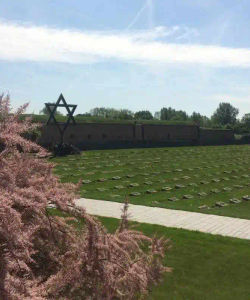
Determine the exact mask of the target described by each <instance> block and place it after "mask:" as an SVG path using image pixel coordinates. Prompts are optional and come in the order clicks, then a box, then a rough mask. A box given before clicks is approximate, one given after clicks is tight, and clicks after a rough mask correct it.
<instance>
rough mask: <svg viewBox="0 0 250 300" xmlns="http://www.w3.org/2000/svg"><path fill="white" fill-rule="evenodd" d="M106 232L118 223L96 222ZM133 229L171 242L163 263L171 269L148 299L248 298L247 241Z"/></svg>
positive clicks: (249, 266) (168, 230)
mask: <svg viewBox="0 0 250 300" xmlns="http://www.w3.org/2000/svg"><path fill="white" fill-rule="evenodd" d="M100 219H101V221H102V223H103V224H104V225H105V226H106V227H107V228H108V229H109V230H110V231H112V230H114V228H116V227H117V224H118V222H119V221H118V220H116V219H111V218H100ZM136 229H138V230H140V231H143V232H144V233H145V234H146V235H148V236H152V235H154V234H155V233H157V235H159V236H165V237H166V238H170V239H171V244H172V248H171V249H170V250H169V251H168V253H167V255H166V259H165V264H166V265H167V266H170V267H173V272H172V273H168V274H167V275H166V276H165V277H164V280H163V282H162V283H161V284H160V285H158V286H156V287H154V288H153V291H152V292H151V293H150V295H149V297H148V299H151V300H152V299H154V300H161V299H162V300H167V299H170V300H178V299H183V300H184V299H185V300H189V299H190V300H195V299H197V300H206V299H211V300H216V299H218V300H223V299H225V300H229V299H232V300H235V299H239V300H248V299H249V295H250V284H249V278H250V250H249V249H250V241H248V240H241V239H233V238H227V237H222V236H213V235H210V234H205V233H199V232H194V231H187V230H183V229H173V228H166V227H163V226H158V225H149V224H138V225H137V226H136Z"/></svg>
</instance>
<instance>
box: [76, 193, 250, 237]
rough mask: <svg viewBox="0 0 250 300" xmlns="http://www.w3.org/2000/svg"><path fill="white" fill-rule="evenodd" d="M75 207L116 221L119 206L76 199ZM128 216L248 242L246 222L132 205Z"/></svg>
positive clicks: (249, 232)
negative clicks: (80, 207)
mask: <svg viewBox="0 0 250 300" xmlns="http://www.w3.org/2000/svg"><path fill="white" fill-rule="evenodd" d="M76 204H77V205H78V206H82V207H85V208H86V210H87V212H88V213H89V214H93V215H97V216H103V217H113V218H120V216H121V208H122V205H123V204H122V203H117V202H111V201H104V200H93V199H84V198H81V199H78V200H76ZM129 214H130V217H129V219H130V220H133V221H137V222H142V223H149V224H158V225H163V226H167V227H176V228H183V229H188V230H197V231H201V232H207V233H211V234H219V235H224V236H230V237H237V238H242V239H249V240H250V220H245V219H238V218H230V217H223V216H216V215H208V214H201V213H195V212H189V211H182V210H173V209H165V208H159V207H150V206H142V205H133V204H130V205H129Z"/></svg>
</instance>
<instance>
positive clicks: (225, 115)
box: [212, 102, 239, 125]
mask: <svg viewBox="0 0 250 300" xmlns="http://www.w3.org/2000/svg"><path fill="white" fill-rule="evenodd" d="M238 114H239V110H238V108H236V107H234V106H232V105H231V104H230V103H225V102H222V103H220V104H219V107H218V108H217V109H216V111H215V112H214V114H213V116H212V121H213V122H214V123H215V124H219V125H227V124H232V125H233V124H235V123H236V120H237V119H236V117H237V115H238Z"/></svg>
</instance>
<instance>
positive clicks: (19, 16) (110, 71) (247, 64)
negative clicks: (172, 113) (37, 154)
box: [0, 0, 250, 116]
mask: <svg viewBox="0 0 250 300" xmlns="http://www.w3.org/2000/svg"><path fill="white" fill-rule="evenodd" d="M249 14H250V1H249V0H234V1H232V0H127V1H124V0H92V1H83V0H81V1H80V0H78V1H76V0H67V1H66V0H56V1H48V0H43V1H41V0H40V1H38V0H23V1H20V0H11V1H9V0H1V1H0V92H9V93H10V96H11V99H12V104H13V106H14V107H18V106H19V105H21V104H23V103H24V102H27V101H29V102H30V107H29V111H30V112H33V111H34V112H39V110H40V109H41V108H42V106H43V103H44V102H47V101H50V102H52V101H56V100H57V98H58V96H59V94H60V93H61V92H62V93H63V94H64V96H65V98H66V100H67V101H68V102H71V103H74V104H78V108H77V111H76V113H83V112H86V111H89V110H90V109H91V108H93V107H97V106H105V107H115V108H128V109H131V110H133V111H137V110H142V109H149V110H150V111H152V112H155V111H158V110H160V108H161V107H163V106H165V107H168V106H171V107H174V108H176V109H183V110H186V111H187V112H188V113H192V112H193V111H198V112H200V113H202V114H206V115H208V116H209V115H211V114H212V113H213V111H214V110H215V109H216V107H217V106H218V104H219V102H222V101H224V102H225V101H226V102H230V103H231V104H233V105H234V106H236V107H238V108H239V109H240V114H241V115H243V114H244V113H248V112H250V18H249Z"/></svg>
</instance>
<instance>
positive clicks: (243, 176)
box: [52, 145, 250, 219]
mask: <svg viewBox="0 0 250 300" xmlns="http://www.w3.org/2000/svg"><path fill="white" fill-rule="evenodd" d="M52 161H53V162H54V163H56V167H55V173H56V174H57V175H58V176H59V177H60V179H61V181H62V182H73V183H76V182H78V181H79V180H80V179H81V180H82V182H83V184H82V187H81V190H80V194H81V196H82V197H85V198H92V199H104V200H109V201H117V202H123V201H124V198H125V197H126V196H128V197H129V201H130V203H132V204H140V205H148V206H158V207H164V208H171V209H181V210H187V211H197V212H202V213H209V214H218V215H225V216H232V217H239V218H245V219H250V146H249V145H228V146H196V147H168V148H143V149H120V150H94V151H84V152H82V154H81V155H74V156H67V157H57V158H54V159H52Z"/></svg>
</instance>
